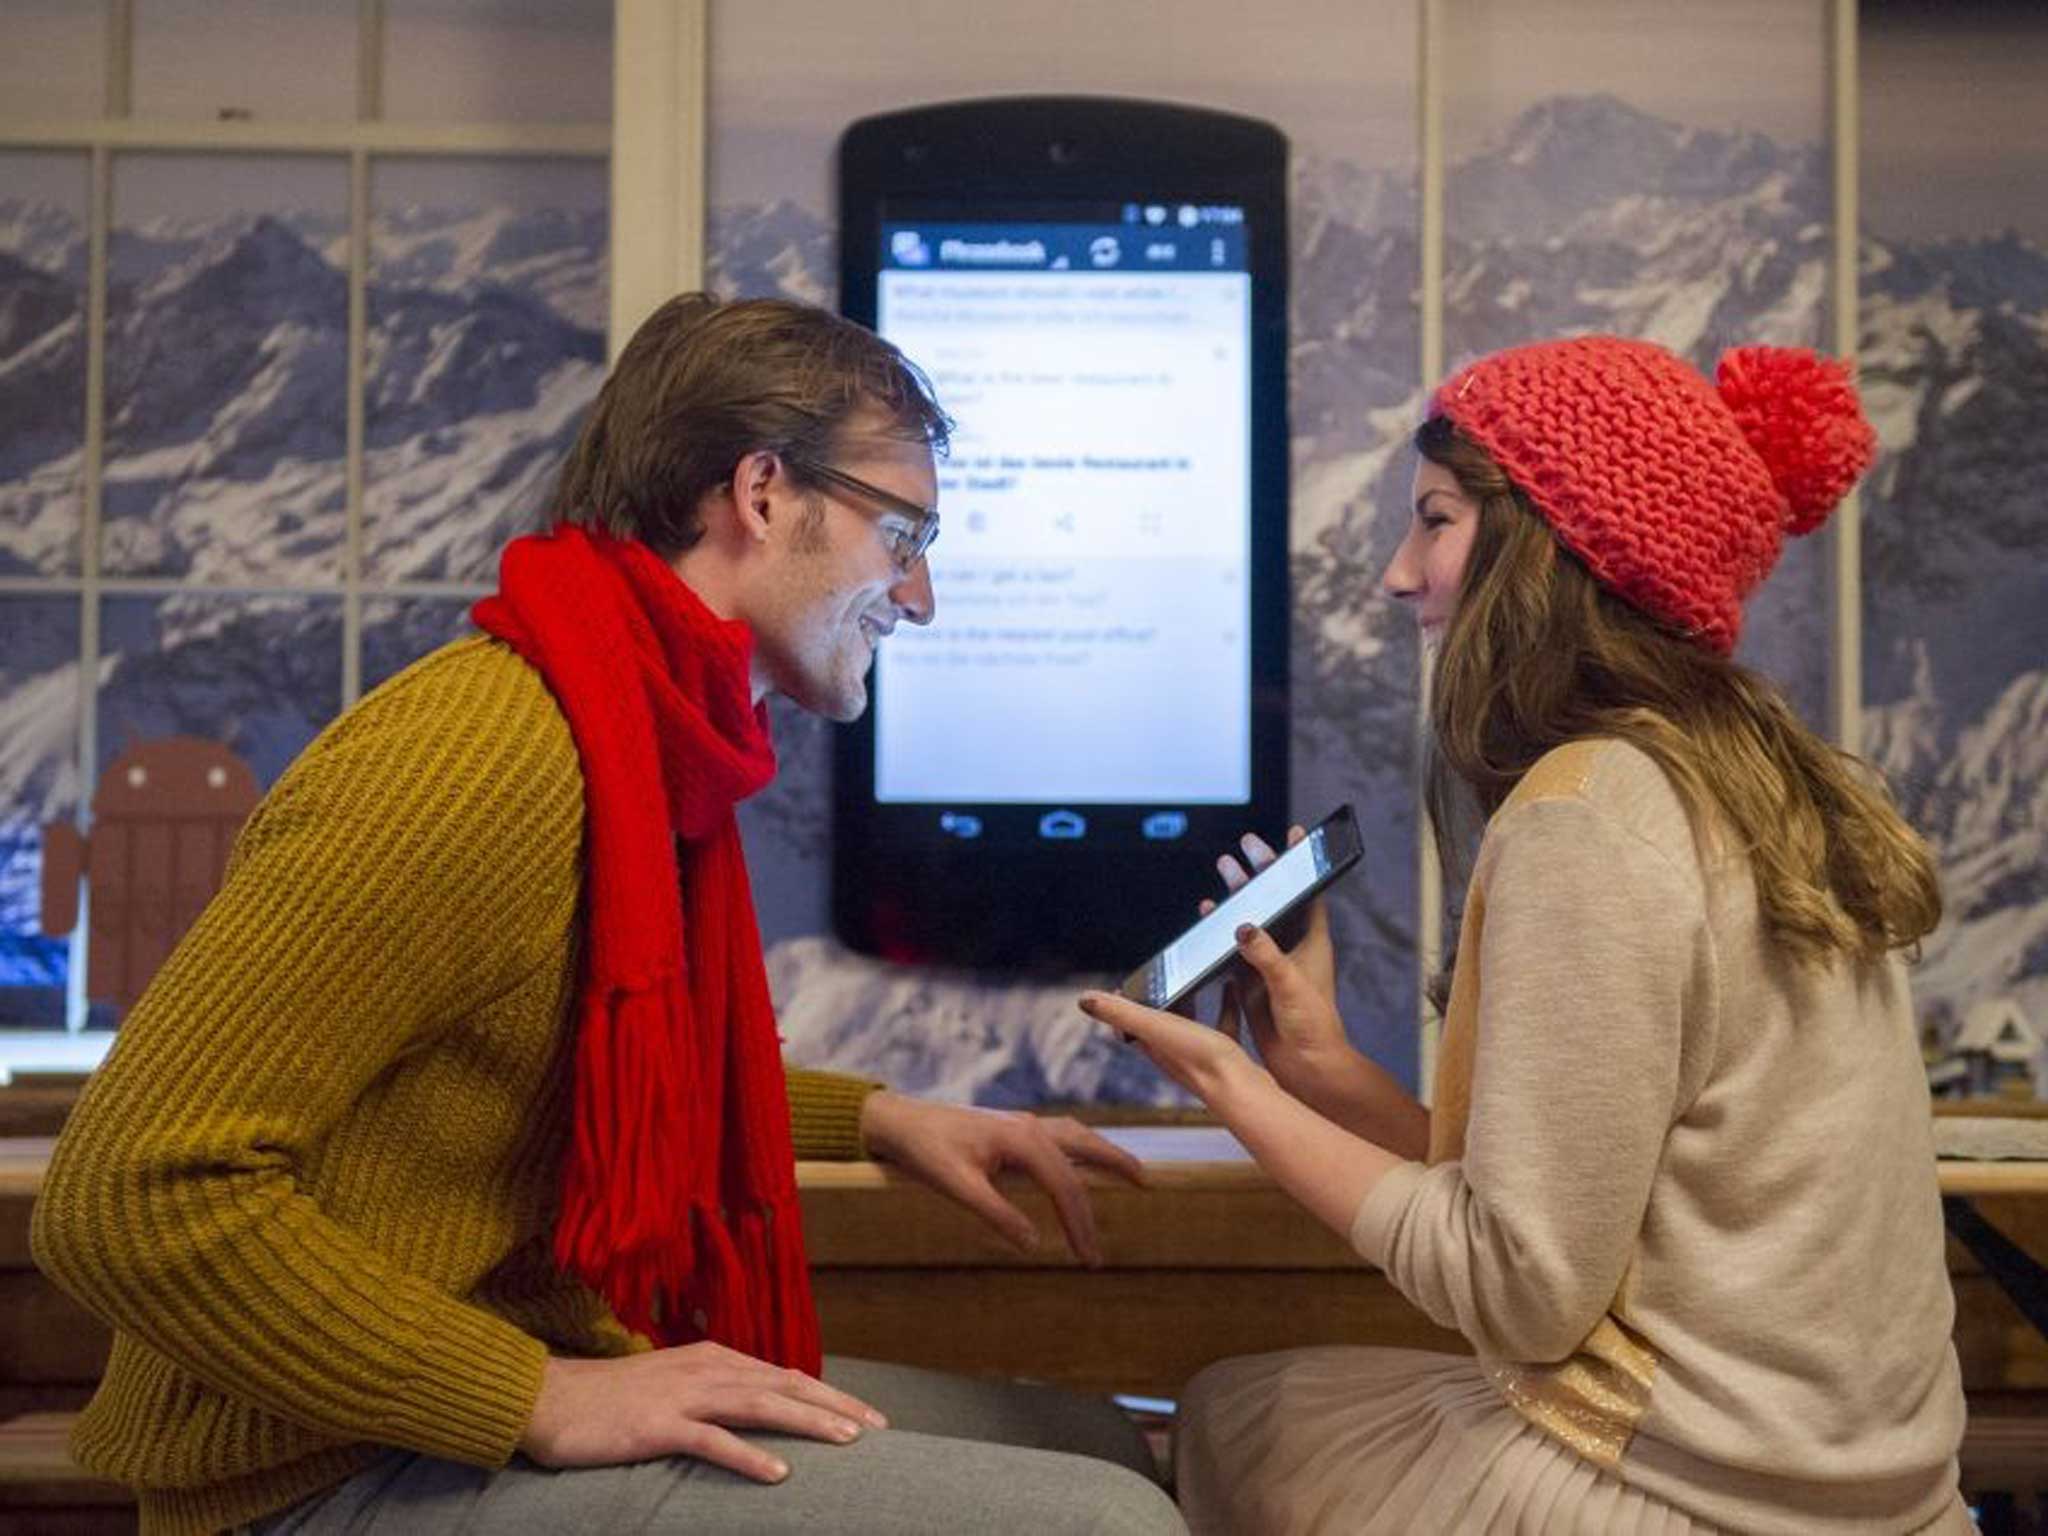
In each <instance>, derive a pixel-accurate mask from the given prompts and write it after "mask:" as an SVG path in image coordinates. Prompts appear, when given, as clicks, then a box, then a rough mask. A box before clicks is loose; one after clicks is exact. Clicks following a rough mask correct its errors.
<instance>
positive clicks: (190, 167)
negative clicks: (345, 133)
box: [101, 154, 348, 584]
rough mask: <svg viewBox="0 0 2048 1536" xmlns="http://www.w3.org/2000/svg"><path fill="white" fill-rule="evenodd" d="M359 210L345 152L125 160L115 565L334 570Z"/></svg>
mask: <svg viewBox="0 0 2048 1536" xmlns="http://www.w3.org/2000/svg"><path fill="white" fill-rule="evenodd" d="M347 217H348V169H347V165H346V163H345V162H344V161H341V160H338V159H325V158H318V159H316V158H311V157H299V156H261V157H259V156H241V155H150V154H135V155H123V156H121V157H119V158H118V159H117V160H116V161H115V162H114V228H113V243H112V248H111V252H110V256H109V262H110V273H109V280H108V296H107V314H108V327H107V403H106V411H107V465H106V481H105V491H104V497H103V509H102V515H103V540H102V553H101V558H102V562H103V568H104V569H105V570H106V571H107V573H108V574H110V575H121V576H161V577H171V578H175V579H181V580H192V581H212V582H227V583H266V584H267V583H273V582H292V583H298V582H320V581H338V580H339V579H340V577H341V574H342V571H341V564H342V546H343V530H344V523H345V501H346V487H345V474H344V462H343V454H344V449H345V446H346V441H347V418H348V412H347V384H348V365H347V352H348V277H347V273H346V271H345V267H344V263H345V260H346V257H345V250H346V243H347V242H346V231H347Z"/></svg>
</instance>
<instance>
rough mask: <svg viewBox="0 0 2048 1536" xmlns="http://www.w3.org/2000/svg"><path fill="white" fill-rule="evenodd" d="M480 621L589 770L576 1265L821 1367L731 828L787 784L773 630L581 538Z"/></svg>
mask: <svg viewBox="0 0 2048 1536" xmlns="http://www.w3.org/2000/svg"><path fill="white" fill-rule="evenodd" d="M474 617H475V619H476V622H477V624H478V625H479V626H481V627H482V628H483V629H485V630H487V631H489V632H490V633H491V634H493V635H496V636H497V637H498V638H499V639H501V640H504V641H506V642H507V643H508V644H509V645H511V646H512V648H513V649H514V650H516V651H517V652H518V653H519V654H520V655H521V656H523V657H524V658H525V659H526V660H527V661H528V662H530V663H531V664H532V665H533V666H534V667H535V668H536V669H537V670H538V671H539V672H540V674H541V676H542V677H543V678H545V679H546V680H547V685H548V687H549V689H550V690H551V691H552V692H553V693H554V696H555V699H556V702H557V703H559V704H560V705H561V708H562V713H563V714H564V715H565V716H566V717H567V718H568V721H569V730H570V733H571V734H572V735H573V736H574V737H575V739H576V751H577V755H578V756H579V757H580V758H581V759H582V764H583V785H584V806H585V816H584V821H585V829H584V842H585V849H586V865H585V870H586V873H585V876H584V910H585V914H586V932H585V937H584V945H583V960H582V976H581V979H580V982H579V985H578V988H577V995H576V1002H575V1018H576V1031H577V1033H576V1078H575V1104H574V1111H573V1112H574V1129H573V1133H572V1138H571V1142H570V1146H569V1151H568V1156H567V1159H566V1162H565V1164H564V1167H563V1171H562V1209H561V1215H560V1217H559V1218H558V1221H557V1224H556V1227H555V1262H556V1263H558V1264H559V1265H561V1267H562V1268H563V1269H564V1270H566V1271H568V1272H569V1273H571V1274H573V1275H575V1276H577V1277H578V1278H579V1279H581V1280H583V1281H584V1282H585V1283H586V1284H588V1285H590V1286H591V1287H592V1288H593V1289H595V1290H596V1291H597V1292H598V1293H599V1294H600V1295H602V1296H603V1297H604V1299H605V1300H606V1301H607V1302H608V1303H610V1305H611V1307H612V1310H613V1311H614V1312H615V1313H616V1314H617V1315H618V1318H619V1320H620V1321H621V1322H623V1323H624V1324H625V1325H626V1326H627V1327H629V1328H632V1329H634V1330H636V1331H638V1332H640V1333H644V1334H646V1335H647V1336H648V1337H650V1338H652V1339H654V1340H655V1341H657V1342H658V1343H662V1344H684V1343H690V1342H693V1341H695V1340H698V1339H715V1340H717V1341H718V1342H719V1343H721V1344H724V1345H727V1346H728V1347H730V1348H732V1349H736V1350H739V1351H741V1352H743V1353H745V1354H749V1355H755V1356H758V1357H760V1358H762V1359H766V1360H772V1361H774V1362H776V1363H777V1364H780V1365H788V1366H796V1367H798V1368H799V1369H802V1370H806V1371H810V1372H812V1373H813V1374H816V1372H817V1370H818V1368H819V1363H820V1356H819V1347H818V1320H817V1312H816V1309H815V1307H814V1306H813V1304H812V1301H811V1287H810V1272H809V1270H808V1268H807V1267H806V1263H805V1259H804V1242H803V1226H802V1217H801V1213H800V1211H799V1210H798V1207H797V1195H796V1161H795V1153H794V1151H793V1149H792V1146H791V1142H790V1132H789V1101H788V1097H787V1092H788V1090H787V1084H786V1081H785V1079H784V1076H783V1069H782V1053H781V1044H780V1041H779V1040H778V1038H777V1036H776V1032H775V1014H774V1010H773V1008H772V1006H771V1005H770V1003H769V999H768V976H767V972H766V970H765V969H764V968H763V966H762V962H761V939H760V930H759V928H758V926H757V925H756V922H755V918H754V902H753V895H752V892H751V890H750V889H749V887H748V883H747V869H746V864H745V862H744V860H743V858H742V855H741V850H740V835H739V824H738V822H737V820H736V819H735V818H734V815H733V808H734V806H735V805H737V804H738V802H740V801H741V800H744V799H745V798H746V797H747V796H748V795H751V794H753V793H754V792H755V791H756V790H758V789H760V788H761V787H762V786H764V785H765V784H767V782H768V781H769V780H770V779H771V778H773V777H774V776H775V749H774V747H773V746H772V745H771V744H770V742H769V739H768V719H767V713H766V711H765V710H764V709H762V708H760V707H759V706H757V705H756V704H755V703H754V702H753V698H752V684H751V680H750V676H749V671H748V666H749V659H750V657H751V656H752V653H753V636H752V634H751V633H750V632H749V631H748V629H747V627H746V626H745V625H744V624H738V623H733V622H729V621H727V620H723V619H720V618H719V617H718V616H717V615H715V614H713V613H712V612H711V610H710V609H708V608H706V607H705V606H704V604H703V603H702V602H700V601H699V600H698V598H697V596H696V594H695V593H693V592H692V591H691V590H690V589H689V588H688V587H687V586H685V585H684V584H683V582H682V581H681V580H680V579H679V578H678V577H677V575H676V573H675V572H674V571H673V570H671V569H670V568H669V567H668V566H667V565H666V564H664V563H663V562H662V561H661V559H660V558H659V557H657V556H656V555H655V554H654V553H653V552H652V551H651V550H649V549H648V548H647V547H646V546H645V545H643V544H640V543H638V542H635V541H621V540H617V539H613V538H610V537H608V536H607V535H605V534H602V533H599V532H596V531H594V530H587V529H583V528H579V527H574V526H570V525H567V524H565V525H563V526H561V527H558V528H557V529H556V530H555V531H554V532H553V533H552V534H549V535H541V536H535V537H530V538H523V539H517V540H515V541H514V542H513V543H512V544H511V545H510V546H508V547H507V548H506V550H505V556H504V560H503V562H502V564H501V565H500V567H499V590H498V593H497V595H496V596H494V597H488V598H485V599H484V600H483V601H482V602H480V603H478V604H477V605H476V609H475V611H474ZM678 893H680V896H679V894H678Z"/></svg>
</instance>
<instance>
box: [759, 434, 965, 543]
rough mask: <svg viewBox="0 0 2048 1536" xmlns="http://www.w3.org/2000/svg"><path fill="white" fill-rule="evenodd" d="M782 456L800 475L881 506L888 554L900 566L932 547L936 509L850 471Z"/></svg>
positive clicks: (881, 525) (881, 519)
mask: <svg viewBox="0 0 2048 1536" xmlns="http://www.w3.org/2000/svg"><path fill="white" fill-rule="evenodd" d="M784 458H785V460H786V462H787V463H788V465H789V467H790V469H791V470H792V471H793V472H794V473H795V474H796V476H797V477H798V478H799V479H804V480H818V481H822V482H823V483H824V484H826V485H829V486H832V487H833V488H834V489H836V490H841V491H851V492H852V493H853V494H854V495H856V496H859V497H862V498H863V499H865V500H867V501H871V502H873V503H874V504H875V505H876V506H877V507H880V508H881V509H882V510H881V516H880V517H879V518H877V519H876V521H877V522H878V523H879V525H880V527H881V530H882V537H883V538H884V539H886V540H887V541H888V544H889V557H890V558H891V559H892V560H894V561H895V562H896V565H897V568H898V569H899V570H903V571H908V570H909V569H910V568H911V567H912V566H914V565H916V564H917V562H918V561H920V560H922V559H923V558H924V552H925V551H926V550H928V549H930V548H931V547H932V540H933V539H936V538H937V537H938V536H939V514H938V512H937V510H936V509H934V508H932V507H921V506H919V505H918V504H917V503H916V502H914V501H911V500H909V499H908V498H906V497H902V496H898V495H897V494H896V493H895V492H894V491H885V490H883V489H882V488H881V487H880V486H879V485H871V484H869V483H868V482H867V481H865V480H863V479H861V478H860V476H858V475H849V474H848V473H847V472H846V471H845V470H843V469H834V468H833V467H832V466H831V465H829V464H818V463H814V462H813V461H812V460H810V459H800V458H796V457H794V456H793V455H784Z"/></svg>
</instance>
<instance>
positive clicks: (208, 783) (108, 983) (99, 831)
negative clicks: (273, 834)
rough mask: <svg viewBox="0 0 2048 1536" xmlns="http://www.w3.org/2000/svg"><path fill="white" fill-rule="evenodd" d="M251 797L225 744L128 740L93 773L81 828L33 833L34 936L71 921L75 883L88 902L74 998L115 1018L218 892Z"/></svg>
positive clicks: (250, 786)
mask: <svg viewBox="0 0 2048 1536" xmlns="http://www.w3.org/2000/svg"><path fill="white" fill-rule="evenodd" d="M261 796H262V789H261V787H260V786H259V785H258V784H257V782H256V775H255V773H254V772H252V771H251V770H250V767H249V765H248V764H247V763H245V762H243V761H242V760H241V759H240V758H239V757H237V756H235V754H234V753H232V752H230V751H229V750H228V749H227V748H226V747H224V746H222V745H220V743H218V742H214V741H201V740H200V739H199V738H197V737H195V736H167V737H164V738H162V739H160V740H156V741H145V742H138V743H136V744H135V745H133V746H131V747H130V748H129V749H128V750H127V751H125V752H123V753H122V754H121V755H120V756H119V757H117V758H116V759H115V760H114V762H113V764H112V765H111V766H110V767H109V768H108V769H107V771H106V772H105V773H104V774H102V775H101V776H100V782H99V787H98V788H97V789H96V790H95V791H94V792H93V797H92V832H91V833H90V835H89V836H88V835H82V834H81V833H80V832H79V830H78V828H77V827H75V826H73V825H72V824H71V823H69V822H53V823H51V824H50V825H49V826H46V827H45V828H43V893H42V894H43V932H44V933H45V934H48V935H49V936H50V937H52V938H61V937H63V936H64V935H66V934H68V933H70V932H71V930H72V929H73V928H74V927H76V926H77V923H78V881H79V877H80V876H81V875H83V876H84V877H85V880H86V882H87V889H88V891H89V893H90V898H91V904H90V906H89V908H88V911H89V914H90V916H89V919H88V921H89V924H90V931H89V933H88V934H87V938H86V955H87V963H86V976H85V995H86V998H87V1000H88V1001H90V1002H95V1003H111V1004H112V1005H114V1006H115V1007H116V1008H119V1009H121V1010H123V1011H124V1012H125V1011H126V1010H127V1009H128V1008H129V1007H131V1006H132V1005H133V1004H134V1002H135V1000H136V999H137V998H138V997H140V996H141V995H142V989H143V988H144V987H146V986H148V985H149V979H150V977H152V976H154V975H155V974H156V969H157V967H158V966H159V965H161V964H163V962H164V959H165V958H166V957H167V956H168V955H169V954H170V952H171V949H172V947H173V946H174V945H176V944H177V942H178V940H179V939H180V938H182V937H183V936H184V933H185V930H186V929H187V928H189V927H191V926H192V921H193V919H194V918H196V917H198V916H199V912H200V909H201V908H202V907H204V906H205V905H206V903H207V902H208V901H209V900H211V899H212V897H213V893H214V892H215V891H217V890H219V889H220V883H221V877H222V875H223V874H224V873H225V872H226V870H227V862H228V850H229V848H230V847H232V846H233V844H234V840H235V834H236V833H237V832H238V831H240V830H241V826H242V823H243V822H244V821H245V820H247V819H248V815H249V812H250V811H252V810H254V809H255V807H256V802H257V800H258V799H259V798H261Z"/></svg>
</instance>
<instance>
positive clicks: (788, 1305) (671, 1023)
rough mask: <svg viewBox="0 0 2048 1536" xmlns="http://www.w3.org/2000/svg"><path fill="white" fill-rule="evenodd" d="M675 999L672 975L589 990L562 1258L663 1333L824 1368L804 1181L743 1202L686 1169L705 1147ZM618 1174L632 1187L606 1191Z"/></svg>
mask: <svg viewBox="0 0 2048 1536" xmlns="http://www.w3.org/2000/svg"><path fill="white" fill-rule="evenodd" d="M676 1001H677V993H676V986H675V983H674V982H668V983H665V984H663V985H660V986H657V987H654V988H651V989H647V990H643V991H635V992H620V993H616V994H614V996H613V997H612V998H611V999H609V1000H606V999H603V998H598V997H586V998H584V999H583V1000H582V1006H581V1008H580V1010H579V1012H580V1015H581V1017H580V1029H579V1033H578V1048H577V1055H578V1060H577V1071H576V1114H575V1116H574V1123H575V1133H574V1137H573V1140H572V1141H571V1144H570V1147H569V1153H568V1161H567V1164H566V1167H565V1168H564V1173H563V1189H562V1211H561V1217H560V1219H559V1220H558V1221H557V1223H556V1226H555V1262H556V1263H557V1264H558V1265H559V1266H560V1267H561V1268H562V1269H564V1270H566V1271H567V1272H568V1273H570V1274H573V1275H575V1276H577V1277H578V1278H579V1279H581V1280H582V1281H583V1282H584V1283H585V1284H586V1285H589V1286H590V1287H592V1288H593V1289H594V1290H596V1291H597V1292H598V1293H599V1294H600V1295H602V1296H604V1297H605V1298H606V1299H607V1300H608V1301H609V1302H610V1303H611V1306H612V1310H613V1311H614V1313H615V1314H616V1315H617V1316H618V1319H619V1321H620V1322H622V1323H624V1324H625V1325H626V1326H627V1327H628V1328H630V1329H632V1330H633V1331H634V1332H636V1333H640V1334H644V1335H645V1336H647V1337H648V1338H650V1339H653V1340H654V1341H655V1342H656V1343H657V1344H661V1345H674V1344H687V1343H693V1342H695V1341H697V1340H699V1339H710V1340H713V1341H715V1342H717V1343H720V1344H723V1345H725V1346H726V1347H727V1348H728V1349H735V1350H738V1351H739V1352H740V1353H742V1354H747V1355H753V1356H756V1357H758V1358H761V1359H765V1360H774V1361H777V1362H780V1363H782V1364H785V1365H793V1366H795V1367H796V1368H797V1369H799V1370H804V1371H809V1372H810V1373H811V1374H812V1375H816V1374H817V1373H818V1371H819V1369H820V1368H821V1366H822V1364H823V1350H822V1341H821V1339H820V1337H819V1331H818V1322H817V1309H816V1307H815V1305H814V1304H813V1302H812V1299H811V1284H810V1269H809V1266H808V1263H807V1261H806V1259H805V1256H804V1247H803V1211H802V1207H801V1205H800V1203H799V1202H798V1200H797V1196H796V1189H795V1186H794V1183H792V1184H791V1185H790V1187H789V1188H788V1190H787V1191H786V1192H785V1193H782V1194H781V1195H780V1197H779V1198H777V1199H775V1200H773V1201H772V1202H769V1203H767V1204H764V1205H761V1206H758V1207H757V1208H754V1209H750V1210H740V1211H737V1212H733V1211H728V1210H726V1209H724V1208H721V1207H714V1206H712V1205H710V1204H709V1203H707V1202H705V1201H704V1200H702V1199H701V1198H697V1199H693V1198H692V1197H691V1194H690V1191H689V1187H688V1182H689V1181H688V1178H687V1170H688V1169H689V1168H690V1167H691V1165H692V1160H693V1159H694V1158H699V1157H702V1156H705V1155H706V1152H705V1150H704V1149H693V1148H691V1147H689V1146H688V1145H686V1141H687V1139H688V1138H687V1136H686V1135H685V1134H684V1131H685V1128H686V1127H687V1126H688V1125H689V1124H690V1121H689V1117H688V1115H687V1112H686V1111H685V1110H683V1109H682V1108H681V1106H687V1105H689V1104H690V1103H692V1102H693V1101H694V1088H695V1085H694V1084H692V1083H691V1082H689V1080H688V1078H689V1071H688V1067H687V1064H686V1063H687V1058H685V1057H684V1056H682V1055H681V1053H679V1052H678V1051H676V1050H675V1049H674V1044H675V1040H676V1028H675V1026H676V1022H677V1020H676V1016H675V1005H676ZM613 1180H623V1181H625V1184H626V1188H625V1189H624V1190H623V1191H608V1189H607V1186H608V1185H609V1184H610V1183H611V1182H612V1181H613ZM620 1193H623V1194H624V1196H625V1198H623V1199H620V1198H617V1195H618V1194H620ZM762 1277H768V1278H769V1280H770V1284H769V1285H768V1286H767V1288H766V1289H765V1291H764V1290H763V1289H762V1287H761V1285H760V1280H761V1278H762ZM778 1299H781V1300H782V1301H783V1304H782V1305H777V1304H776V1301H777V1300H778Z"/></svg>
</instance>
